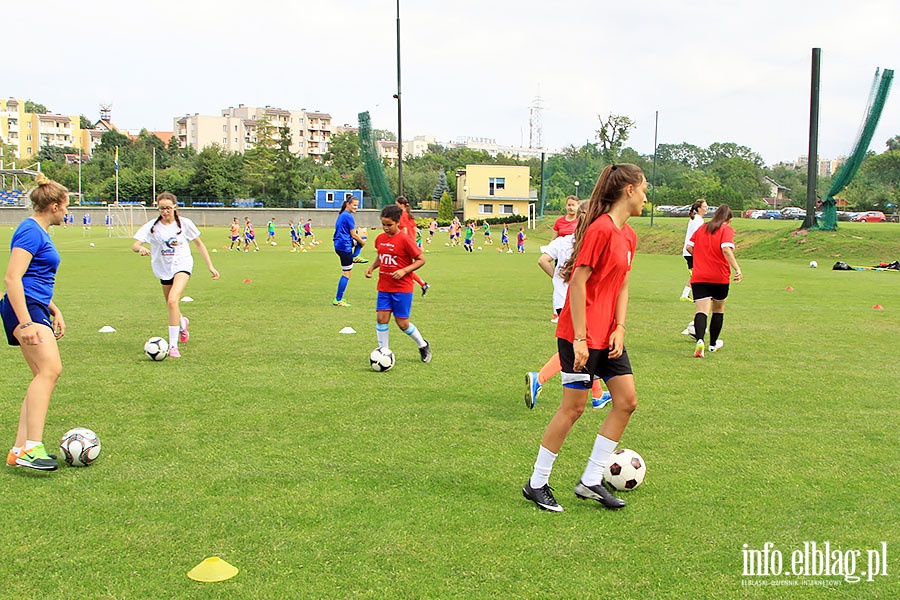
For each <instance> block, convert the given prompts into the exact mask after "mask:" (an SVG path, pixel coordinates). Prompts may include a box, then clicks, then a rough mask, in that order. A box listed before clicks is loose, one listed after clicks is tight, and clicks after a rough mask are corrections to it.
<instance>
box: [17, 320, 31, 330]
mask: <svg viewBox="0 0 900 600" xmlns="http://www.w3.org/2000/svg"><path fill="white" fill-rule="evenodd" d="M29 325H34V321H28V322H27V323H22V324H21V325H19V329H25V328H26V327H28V326H29Z"/></svg>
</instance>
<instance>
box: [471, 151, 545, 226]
mask: <svg viewBox="0 0 900 600" xmlns="http://www.w3.org/2000/svg"><path fill="white" fill-rule="evenodd" d="M530 173H531V171H530V170H529V168H528V167H519V166H510V165H466V168H465V169H458V170H457V171H456V206H457V207H458V208H462V211H463V220H464V221H468V220H469V219H479V220H480V219H491V218H496V217H505V216H508V215H527V214H528V205H529V203H531V202H534V198H533V196H532V191H531V175H530Z"/></svg>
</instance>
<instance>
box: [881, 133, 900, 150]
mask: <svg viewBox="0 0 900 600" xmlns="http://www.w3.org/2000/svg"><path fill="white" fill-rule="evenodd" d="M884 145H885V146H887V149H888V150H900V135H895V136H894V137H892V138H891V139H889V140H888V141H886V142H885V143H884Z"/></svg>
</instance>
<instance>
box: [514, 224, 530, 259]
mask: <svg viewBox="0 0 900 600" xmlns="http://www.w3.org/2000/svg"><path fill="white" fill-rule="evenodd" d="M527 239H528V236H527V235H525V228H524V227H519V233H517V234H516V251H517V252H523V253H524V252H525V240H527Z"/></svg>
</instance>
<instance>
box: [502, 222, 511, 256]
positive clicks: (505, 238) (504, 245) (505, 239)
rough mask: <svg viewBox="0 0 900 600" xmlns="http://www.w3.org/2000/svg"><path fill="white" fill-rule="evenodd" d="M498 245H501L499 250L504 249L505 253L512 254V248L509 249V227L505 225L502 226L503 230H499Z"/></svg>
mask: <svg viewBox="0 0 900 600" xmlns="http://www.w3.org/2000/svg"><path fill="white" fill-rule="evenodd" d="M500 244H501V245H502V247H501V250H502V249H503V248H506V252H507V253H508V254H512V248H510V247H509V225H507V224H506V223H504V224H503V229H502V230H500Z"/></svg>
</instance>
